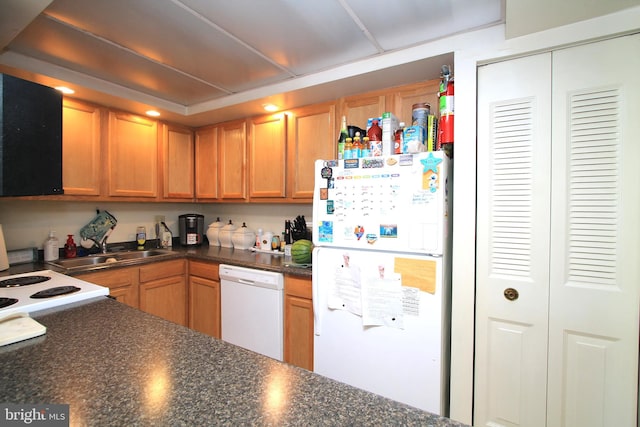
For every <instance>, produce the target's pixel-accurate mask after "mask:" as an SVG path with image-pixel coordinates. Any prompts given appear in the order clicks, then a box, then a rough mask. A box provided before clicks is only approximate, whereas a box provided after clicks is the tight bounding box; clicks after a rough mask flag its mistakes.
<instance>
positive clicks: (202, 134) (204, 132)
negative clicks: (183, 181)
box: [195, 126, 218, 199]
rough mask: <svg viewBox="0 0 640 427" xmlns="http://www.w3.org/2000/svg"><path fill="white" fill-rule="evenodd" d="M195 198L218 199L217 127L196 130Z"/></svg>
mask: <svg viewBox="0 0 640 427" xmlns="http://www.w3.org/2000/svg"><path fill="white" fill-rule="evenodd" d="M195 161H196V182H195V190H196V198H197V199H216V198H218V127H217V126H207V127H204V128H200V129H198V130H196V158H195Z"/></svg>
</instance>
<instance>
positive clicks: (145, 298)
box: [76, 259, 187, 326]
mask: <svg viewBox="0 0 640 427" xmlns="http://www.w3.org/2000/svg"><path fill="white" fill-rule="evenodd" d="M185 265H186V261H185V260H183V259H179V260H173V261H163V262H155V263H151V264H146V265H143V266H140V267H125V268H117V269H109V270H105V271H99V272H95V273H86V274H79V275H77V276H76V277H77V278H78V279H80V280H86V281H87V282H91V283H95V284H97V285H102V286H106V287H108V288H109V294H110V295H111V296H112V297H114V298H115V299H116V300H118V301H120V302H122V303H124V304H126V305H129V306H131V307H134V308H139V309H140V310H142V311H145V312H147V313H149V314H154V315H156V316H158V317H162V318H163V319H166V320H169V321H171V322H174V323H177V324H179V325H183V326H187V284H186V268H185Z"/></svg>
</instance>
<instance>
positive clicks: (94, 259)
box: [47, 249, 175, 270]
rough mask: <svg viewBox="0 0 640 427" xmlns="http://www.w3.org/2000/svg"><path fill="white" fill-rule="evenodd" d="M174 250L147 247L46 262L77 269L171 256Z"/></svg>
mask: <svg viewBox="0 0 640 427" xmlns="http://www.w3.org/2000/svg"><path fill="white" fill-rule="evenodd" d="M171 255H175V253H174V252H171V251H169V250H162V249H148V250H144V251H126V252H109V253H106V254H96V255H89V256H86V257H80V258H68V259H59V260H56V261H47V263H48V264H52V265H55V266H56V267H60V268H64V269H68V270H77V269H82V268H90V267H95V266H101V265H107V264H114V263H115V264H122V263H130V264H133V263H134V262H135V261H136V260H141V259H147V258H155V257H163V256H171Z"/></svg>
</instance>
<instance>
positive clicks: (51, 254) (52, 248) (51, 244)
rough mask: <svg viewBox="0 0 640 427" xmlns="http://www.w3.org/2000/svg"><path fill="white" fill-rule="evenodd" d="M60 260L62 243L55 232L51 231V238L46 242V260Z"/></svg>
mask: <svg viewBox="0 0 640 427" xmlns="http://www.w3.org/2000/svg"><path fill="white" fill-rule="evenodd" d="M58 258H60V243H59V242H58V238H57V237H56V232H55V231H53V230H52V231H49V237H47V240H45V241H44V260H45V261H56V260H57V259H58Z"/></svg>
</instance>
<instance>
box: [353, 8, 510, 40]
mask: <svg viewBox="0 0 640 427" xmlns="http://www.w3.org/2000/svg"><path fill="white" fill-rule="evenodd" d="M345 3H347V4H348V5H349V6H350V7H351V9H352V10H353V11H354V12H355V14H356V15H357V16H358V17H359V18H360V20H361V21H362V23H363V24H364V25H365V27H366V28H367V29H368V30H369V31H370V32H371V34H372V35H373V37H374V38H375V39H376V40H377V41H378V43H379V44H380V45H381V47H382V48H383V49H384V50H385V51H389V50H396V49H401V48H406V47H407V46H412V45H416V44H418V43H423V42H425V41H427V40H435V39H437V38H441V37H445V36H448V35H451V34H455V33H458V32H460V31H463V30H469V29H472V28H478V27H482V26H486V25H487V24H488V23H497V22H500V20H501V19H502V8H501V4H500V2H499V1H495V0H471V1H466V0H449V1H442V0H440V1H424V0H402V1H401V2H388V1H381V0H374V1H371V0H345Z"/></svg>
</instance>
